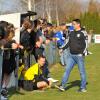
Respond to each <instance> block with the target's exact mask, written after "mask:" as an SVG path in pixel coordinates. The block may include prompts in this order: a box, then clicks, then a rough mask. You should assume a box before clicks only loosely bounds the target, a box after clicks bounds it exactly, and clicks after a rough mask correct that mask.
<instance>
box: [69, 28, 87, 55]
mask: <svg viewBox="0 0 100 100" xmlns="http://www.w3.org/2000/svg"><path fill="white" fill-rule="evenodd" d="M86 39H87V33H86V31H83V30H79V31H72V32H71V33H70V34H69V48H70V53H71V54H83V53H84V50H85V49H86Z"/></svg>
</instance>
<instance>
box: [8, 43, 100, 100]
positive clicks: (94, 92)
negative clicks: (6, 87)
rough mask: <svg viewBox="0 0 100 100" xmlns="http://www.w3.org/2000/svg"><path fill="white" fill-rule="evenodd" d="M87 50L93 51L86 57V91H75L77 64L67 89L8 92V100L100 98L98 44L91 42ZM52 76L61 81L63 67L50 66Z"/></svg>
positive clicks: (99, 52) (78, 77)
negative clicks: (61, 90) (63, 90)
mask: <svg viewBox="0 0 100 100" xmlns="http://www.w3.org/2000/svg"><path fill="white" fill-rule="evenodd" d="M89 50H90V51H91V52H92V53H93V54H92V55H89V56H87V57H86V62H85V63H86V64H85V65H86V72H87V82H88V84H87V90H88V91H87V92H86V93H77V90H78V89H79V82H80V75H79V72H78V68H77V66H75V67H74V69H73V70H72V72H71V75H70V78H69V84H68V87H69V89H68V90H67V91H65V92H60V91H58V90H57V89H55V88H54V89H49V90H46V91H44V92H26V91H24V90H22V91H20V92H14V91H12V92H10V96H9V100H100V44H96V45H95V44H92V45H91V46H90V48H89ZM51 73H52V77H53V78H55V79H59V80H60V81H61V78H62V75H63V73H64V68H63V67H62V66H60V65H59V64H56V65H54V66H53V67H52V68H51Z"/></svg>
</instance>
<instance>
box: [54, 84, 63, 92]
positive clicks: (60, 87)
mask: <svg viewBox="0 0 100 100" xmlns="http://www.w3.org/2000/svg"><path fill="white" fill-rule="evenodd" d="M55 88H57V89H59V90H60V91H62V92H64V91H65V89H64V88H63V87H62V86H58V85H55Z"/></svg>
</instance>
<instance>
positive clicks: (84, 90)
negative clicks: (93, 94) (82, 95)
mask: <svg viewBox="0 0 100 100" xmlns="http://www.w3.org/2000/svg"><path fill="white" fill-rule="evenodd" d="M78 92H87V90H86V89H85V88H80V89H79V90H78Z"/></svg>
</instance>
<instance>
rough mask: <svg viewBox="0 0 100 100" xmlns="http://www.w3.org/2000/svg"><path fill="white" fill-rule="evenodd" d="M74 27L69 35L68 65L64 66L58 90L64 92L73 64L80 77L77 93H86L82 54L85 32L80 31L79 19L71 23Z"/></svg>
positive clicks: (85, 45) (84, 44)
mask: <svg viewBox="0 0 100 100" xmlns="http://www.w3.org/2000/svg"><path fill="white" fill-rule="evenodd" d="M72 24H73V26H74V29H75V30H74V31H72V32H71V33H70V34H69V43H68V44H69V49H70V55H69V57H68V61H67V62H68V63H67V66H66V71H65V73H64V76H63V79H62V82H61V86H60V87H58V86H57V88H59V89H60V90H61V91H65V84H66V83H67V81H68V78H69V75H70V72H71V70H72V69H73V67H74V65H75V64H78V69H79V72H80V75H81V86H80V89H79V92H86V73H85V67H84V56H83V55H84V53H85V52H86V48H87V43H86V41H87V32H86V31H85V30H82V28H81V22H80V20H79V19H75V20H73V21H72Z"/></svg>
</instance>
